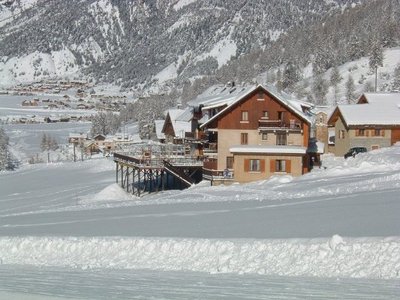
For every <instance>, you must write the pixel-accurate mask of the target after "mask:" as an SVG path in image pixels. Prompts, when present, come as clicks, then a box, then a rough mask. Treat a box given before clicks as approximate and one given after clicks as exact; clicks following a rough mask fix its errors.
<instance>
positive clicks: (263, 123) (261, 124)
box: [258, 118, 301, 131]
mask: <svg viewBox="0 0 400 300" xmlns="http://www.w3.org/2000/svg"><path fill="white" fill-rule="evenodd" d="M258 129H259V130H263V129H265V130H268V129H288V130H291V131H300V130H301V123H300V122H285V121H283V120H270V119H263V118H261V119H259V120H258Z"/></svg>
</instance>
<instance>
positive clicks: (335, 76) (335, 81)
mask: <svg viewBox="0 0 400 300" xmlns="http://www.w3.org/2000/svg"><path fill="white" fill-rule="evenodd" d="M342 79H343V77H342V76H340V73H339V69H338V67H337V66H334V67H333V68H332V72H331V77H330V83H331V85H332V87H333V92H334V95H335V104H337V102H338V99H337V94H338V85H339V83H340V82H341V81H342Z"/></svg>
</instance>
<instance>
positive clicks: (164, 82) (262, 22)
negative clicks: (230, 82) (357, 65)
mask: <svg viewBox="0 0 400 300" xmlns="http://www.w3.org/2000/svg"><path fill="white" fill-rule="evenodd" d="M3 2H4V1H3ZM6 2H7V3H8V4H7V5H5V2H4V3H2V5H0V78H1V82H0V84H3V85H4V84H14V83H18V82H21V81H22V82H24V81H31V80H37V79H41V78H43V77H48V76H76V75H79V74H81V73H82V72H83V73H85V74H86V75H87V76H90V77H94V78H95V79H96V80H101V81H105V82H114V83H117V84H121V85H123V86H125V87H129V88H140V87H147V88H148V87H149V86H168V81H169V80H170V79H176V78H178V79H180V80H181V81H184V80H187V79H190V78H196V77H198V76H205V75H210V74H213V73H214V72H215V71H216V70H218V69H220V68H221V67H222V66H224V65H226V64H227V63H229V62H230V61H232V60H235V59H237V58H238V57H241V56H243V55H246V54H249V53H250V52H252V51H255V50H256V49H264V48H265V47H266V46H267V45H269V44H270V43H271V42H272V41H275V40H277V39H278V38H279V37H280V36H281V35H282V33H285V32H287V31H288V30H290V29H292V28H296V27H299V26H304V25H307V24H311V23H315V22H320V21H321V20H322V19H323V18H324V17H325V16H327V15H330V14H333V13H334V12H341V11H344V10H345V9H346V8H349V7H350V8H351V7H353V6H356V4H357V3H358V2H359V1H358V0H330V1H319V0H311V1H290V0H284V1H282V0H279V1H278V0H273V1H269V0H268V1H267V0H257V1H247V0H231V1H216V0H207V1H192V0H151V1H133V0H95V1H93V0H86V1H78V0H71V1H57V0H53V1H44V0H26V1H24V0H18V1H6Z"/></svg>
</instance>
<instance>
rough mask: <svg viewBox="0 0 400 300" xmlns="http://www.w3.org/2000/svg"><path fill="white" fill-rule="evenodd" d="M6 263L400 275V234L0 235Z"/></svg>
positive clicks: (0, 253)
mask: <svg viewBox="0 0 400 300" xmlns="http://www.w3.org/2000/svg"><path fill="white" fill-rule="evenodd" d="M0 262H1V263H2V264H7V265H16V264H17V265H35V266H58V267H73V268H81V269H87V268H113V269H152V270H165V271H196V272H209V273H236V274H245V273H246V274H251V273H253V274H262V275H280V276H316V277H353V278H385V279H388V278H400V238H399V237H392V238H368V239H367V238H364V239H363V238H352V239H350V238H342V237H340V236H338V235H335V236H333V237H332V238H330V239H329V238H328V239H307V240H306V239H292V240H211V239H172V238H164V239H162V238H121V237H115V238H74V237H68V238H54V237H44V238H39V237H24V238H22V237H6V238H1V239H0Z"/></svg>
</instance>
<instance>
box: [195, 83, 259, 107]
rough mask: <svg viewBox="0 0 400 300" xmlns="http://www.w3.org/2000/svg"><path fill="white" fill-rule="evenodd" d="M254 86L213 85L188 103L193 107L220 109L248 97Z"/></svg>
mask: <svg viewBox="0 0 400 300" xmlns="http://www.w3.org/2000/svg"><path fill="white" fill-rule="evenodd" d="M253 88H254V86H248V85H247V86H245V85H242V86H226V85H213V86H211V87H209V88H208V89H207V90H205V91H204V92H203V93H201V94H200V95H198V96H197V97H196V98H195V99H194V100H191V101H189V102H188V105H189V106H192V107H199V106H203V107H207V108H212V107H220V106H223V105H229V104H230V103H232V102H234V101H235V100H237V99H240V98H242V97H243V95H246V94H247V93H248V91H249V90H251V89H253Z"/></svg>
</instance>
